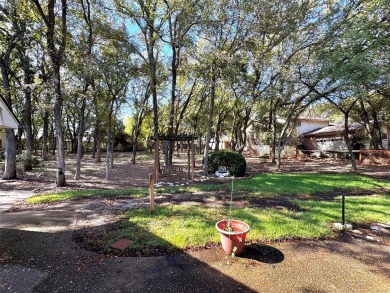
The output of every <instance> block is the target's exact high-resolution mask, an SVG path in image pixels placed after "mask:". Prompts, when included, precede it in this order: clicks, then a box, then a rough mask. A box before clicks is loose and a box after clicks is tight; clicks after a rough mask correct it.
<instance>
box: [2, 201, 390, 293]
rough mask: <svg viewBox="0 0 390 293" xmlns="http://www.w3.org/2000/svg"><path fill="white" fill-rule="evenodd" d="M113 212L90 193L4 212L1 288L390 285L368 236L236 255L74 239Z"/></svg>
mask: <svg viewBox="0 0 390 293" xmlns="http://www.w3.org/2000/svg"><path fill="white" fill-rule="evenodd" d="M111 220H112V219H110V213H107V212H106V210H100V209H99V206H98V205H95V204H93V203H92V201H91V200H90V201H84V200H83V201H76V202H75V201H71V202H64V203H59V204H55V205H51V206H48V207H46V208H42V209H30V210H19V211H18V212H8V213H2V214H0V292H324V293H325V292H326V293H328V292H329V293H333V292H364V293H366V292H372V293H374V292H375V293H378V292H379V293H382V292H383V293H387V292H389V288H390V246H389V245H384V244H380V243H378V242H375V241H369V240H367V239H364V238H362V239H357V238H351V237H349V236H348V235H347V236H344V237H341V238H340V239H336V240H322V241H288V242H274V243H253V244H251V245H248V246H247V247H246V248H245V250H244V253H243V255H242V256H240V257H234V258H232V257H228V256H226V255H225V254H224V252H223V251H222V250H221V249H220V248H211V249H207V250H199V251H187V252H185V253H177V254H169V255H163V256H158V257H117V256H112V255H102V254H98V253H96V252H92V251H88V250H85V249H83V248H81V247H80V246H79V245H77V244H76V243H75V242H74V241H73V240H72V235H77V233H79V232H81V231H82V230H83V229H88V227H91V226H92V225H93V226H94V227H96V228H98V229H99V228H103V227H104V226H106V225H107V224H106V223H107V221H111ZM145 233H147V232H146V231H145Z"/></svg>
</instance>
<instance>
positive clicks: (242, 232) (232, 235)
mask: <svg viewBox="0 0 390 293" xmlns="http://www.w3.org/2000/svg"><path fill="white" fill-rule="evenodd" d="M228 223H229V221H228V220H222V221H219V222H217V224H215V227H216V228H217V230H218V232H219V235H220V236H221V244H222V248H223V250H224V251H225V252H226V253H227V254H232V253H234V254H235V255H238V254H240V253H241V252H242V250H243V249H244V245H245V238H246V234H247V233H248V232H249V230H250V229H249V225H248V224H246V223H245V222H242V221H238V220H230V228H229V225H228Z"/></svg>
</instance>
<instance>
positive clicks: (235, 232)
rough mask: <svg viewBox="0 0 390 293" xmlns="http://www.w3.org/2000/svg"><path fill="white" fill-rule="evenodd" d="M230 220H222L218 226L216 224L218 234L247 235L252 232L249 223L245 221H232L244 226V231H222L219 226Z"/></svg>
mask: <svg viewBox="0 0 390 293" xmlns="http://www.w3.org/2000/svg"><path fill="white" fill-rule="evenodd" d="M228 221H229V220H227V219H225V220H221V221H218V222H217V223H216V224H215V228H216V229H217V230H218V232H220V233H222V234H225V235H242V234H246V233H248V232H249V230H250V227H249V225H248V224H247V223H245V222H243V221H240V220H234V219H232V220H230V222H236V223H239V224H242V225H243V226H242V231H225V230H223V229H221V228H220V227H219V226H218V224H220V223H222V222H228Z"/></svg>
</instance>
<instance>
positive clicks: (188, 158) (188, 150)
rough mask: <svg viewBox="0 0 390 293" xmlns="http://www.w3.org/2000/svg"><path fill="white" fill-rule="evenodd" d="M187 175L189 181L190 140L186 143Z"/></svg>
mask: <svg viewBox="0 0 390 293" xmlns="http://www.w3.org/2000/svg"><path fill="white" fill-rule="evenodd" d="M187 143H188V144H187V170H188V171H187V174H188V179H191V149H190V147H191V142H190V140H188V141H187Z"/></svg>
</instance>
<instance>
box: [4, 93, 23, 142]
mask: <svg viewBox="0 0 390 293" xmlns="http://www.w3.org/2000/svg"><path fill="white" fill-rule="evenodd" d="M19 124H20V123H19V120H18V118H17V117H16V116H15V114H14V113H13V112H12V110H11V109H10V108H9V107H8V105H7V103H6V102H5V101H4V99H3V98H2V97H0V149H4V148H5V132H4V130H3V128H12V129H17V128H18V127H19Z"/></svg>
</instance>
